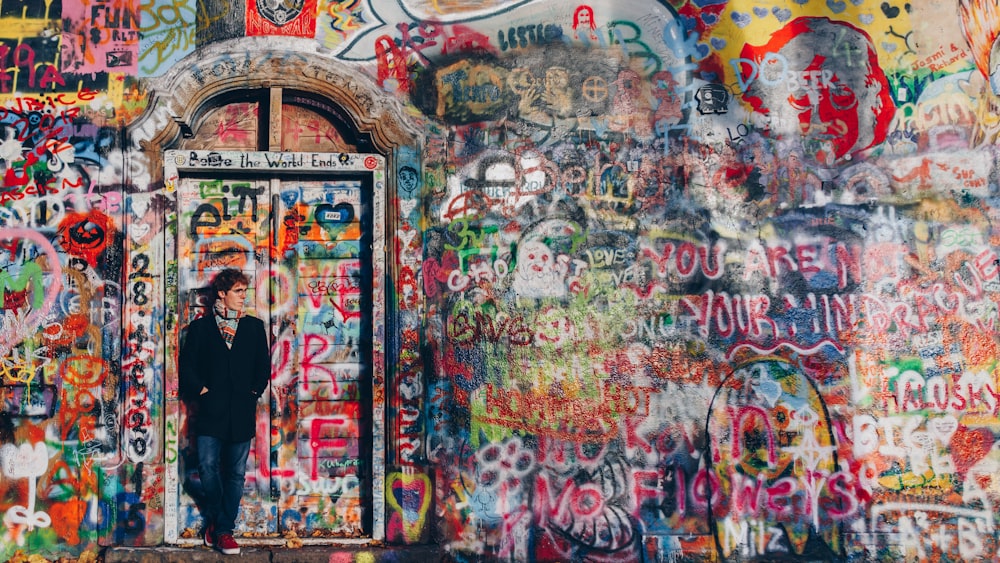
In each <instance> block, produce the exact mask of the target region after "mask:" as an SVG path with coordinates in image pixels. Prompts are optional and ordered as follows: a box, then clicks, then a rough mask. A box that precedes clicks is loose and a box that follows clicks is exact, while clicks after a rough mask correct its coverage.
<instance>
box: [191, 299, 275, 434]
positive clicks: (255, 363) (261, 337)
mask: <svg viewBox="0 0 1000 563" xmlns="http://www.w3.org/2000/svg"><path fill="white" fill-rule="evenodd" d="M270 378H271V353H270V348H269V347H268V343H267V331H265V330H264V322H263V321H261V320H260V319H258V318H256V317H250V316H244V317H243V318H241V319H240V323H239V325H238V326H237V328H236V336H235V337H234V338H233V347H232V348H228V347H226V341H225V340H223V338H222V332H221V331H220V330H219V326H218V324H217V323H216V322H215V315H214V314H212V312H211V310H209V312H208V314H207V315H205V316H204V317H201V318H199V319H195V320H194V321H192V322H191V324H190V325H188V329H187V335H186V337H185V339H184V346H183V347H182V348H181V354H180V393H181V396H182V397H183V398H185V399H188V400H189V401H192V402H195V403H196V404H197V406H198V412H197V415H196V417H195V421H194V431H195V433H196V434H197V435H200V436H214V437H216V438H221V439H223V440H230V441H233V442H242V441H246V440H250V439H251V438H253V437H254V434H255V422H256V421H255V420H254V419H255V414H256V410H257V406H256V405H257V398H258V397H260V395H261V393H263V392H264V389H265V388H267V383H268V381H269V380H270ZM202 387H207V388H208V392H207V393H204V394H199V393H200V392H201V389H202Z"/></svg>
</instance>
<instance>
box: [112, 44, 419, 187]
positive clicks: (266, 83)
mask: <svg viewBox="0 0 1000 563" xmlns="http://www.w3.org/2000/svg"><path fill="white" fill-rule="evenodd" d="M144 87H145V89H146V90H147V91H148V92H149V105H148V107H147V109H146V111H145V112H144V113H143V114H142V115H140V116H139V117H138V118H137V119H136V120H135V121H133V122H132V123H130V124H129V125H128V126H127V129H128V132H129V134H130V136H131V139H132V142H133V143H134V146H137V147H138V148H140V149H141V150H142V151H143V152H146V153H147V154H148V155H149V156H153V155H156V154H158V153H160V152H162V151H163V150H165V149H168V148H171V147H172V146H173V145H175V144H176V143H177V140H178V139H179V138H180V137H181V136H182V135H186V134H189V132H190V131H191V130H193V129H196V128H197V125H198V120H199V119H200V118H201V117H202V115H203V114H204V112H205V111H206V110H207V109H209V108H210V107H212V105H213V104H214V103H215V101H216V100H218V98H219V97H221V96H225V95H226V94H229V93H236V92H239V91H246V90H254V89H264V88H276V87H280V88H288V89H294V90H299V91H305V92H310V93H313V94H316V95H319V96H322V97H324V98H326V99H328V100H329V101H330V102H332V103H333V104H336V105H337V106H339V107H341V108H343V109H344V112H345V114H346V115H347V116H348V117H349V119H350V120H351V121H352V123H351V125H353V126H354V127H355V128H356V131H357V132H359V133H362V134H368V135H370V137H371V140H372V144H373V145H374V147H373V148H374V149H375V150H376V151H377V152H380V153H382V154H385V155H387V156H390V155H391V151H392V149H393V148H395V147H399V146H406V145H416V144H420V141H421V134H420V133H419V131H418V130H417V129H416V128H414V127H413V126H412V124H410V123H408V122H407V120H406V118H405V114H404V109H403V105H402V103H401V102H400V101H399V100H397V99H395V98H393V97H392V96H390V95H388V94H386V93H385V92H384V91H382V90H381V89H379V88H378V86H377V85H376V84H375V83H374V81H373V80H371V79H369V78H368V77H367V75H365V74H364V73H360V72H358V69H357V68H355V67H352V66H349V65H347V64H345V63H344V62H342V61H339V60H336V59H333V58H330V57H328V56H325V55H323V54H322V53H318V52H317V46H316V44H315V42H312V41H309V40H306V39H298V38H280V39H277V38H274V37H267V38H265V37H247V38H241V39H234V40H230V41H224V42H220V43H214V44H212V45H209V46H206V47H204V48H200V49H197V50H196V51H194V52H193V53H191V54H190V55H188V56H187V57H185V58H184V59H182V60H181V61H179V62H178V63H177V64H175V65H174V66H173V67H172V68H171V69H170V70H169V71H168V72H167V73H166V74H163V75H161V76H159V77H156V78H151V79H149V80H148V82H147V83H146V84H144ZM154 158H155V157H154ZM150 164H153V163H150ZM153 168H154V170H155V168H156V167H153ZM150 172H153V170H151V171H150ZM153 173H154V174H155V172H153Z"/></svg>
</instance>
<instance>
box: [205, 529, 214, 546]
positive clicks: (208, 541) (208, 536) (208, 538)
mask: <svg viewBox="0 0 1000 563" xmlns="http://www.w3.org/2000/svg"><path fill="white" fill-rule="evenodd" d="M205 545H206V546H208V547H215V526H213V525H211V524H209V525H208V526H205Z"/></svg>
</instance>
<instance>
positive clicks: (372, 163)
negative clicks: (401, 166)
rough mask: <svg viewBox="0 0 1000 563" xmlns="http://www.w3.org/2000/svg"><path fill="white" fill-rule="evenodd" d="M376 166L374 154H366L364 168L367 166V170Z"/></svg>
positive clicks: (376, 161) (376, 160)
mask: <svg viewBox="0 0 1000 563" xmlns="http://www.w3.org/2000/svg"><path fill="white" fill-rule="evenodd" d="M376 166H378V159H377V158H375V157H374V156H367V157H365V168H367V169H369V170H375V167H376Z"/></svg>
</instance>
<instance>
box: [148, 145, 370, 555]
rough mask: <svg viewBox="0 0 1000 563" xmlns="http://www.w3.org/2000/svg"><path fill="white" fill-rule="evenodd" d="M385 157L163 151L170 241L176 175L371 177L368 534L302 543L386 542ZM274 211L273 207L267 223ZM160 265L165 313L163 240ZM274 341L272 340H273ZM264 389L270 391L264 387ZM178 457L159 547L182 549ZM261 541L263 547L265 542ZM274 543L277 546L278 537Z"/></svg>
mask: <svg viewBox="0 0 1000 563" xmlns="http://www.w3.org/2000/svg"><path fill="white" fill-rule="evenodd" d="M386 169H387V166H386V159H385V157H384V156H382V155H380V154H377V153H321V152H275V151H212V150H168V151H164V153H163V178H164V193H165V194H166V196H167V197H168V199H169V200H170V202H171V204H172V205H168V206H167V209H166V214H167V217H165V218H164V220H165V225H168V226H170V227H172V228H173V232H174V233H175V236H176V235H177V228H178V210H177V196H178V186H179V183H180V178H181V176H189V175H190V176H194V175H198V176H204V175H211V176H216V177H220V178H226V177H227V176H228V177H232V176H234V175H235V176H241V177H246V176H247V175H248V174H249V175H253V177H256V178H260V179H261V180H267V179H276V180H278V181H281V180H282V179H284V178H288V179H291V178H293V177H295V176H302V175H307V176H315V177H316V178H322V177H323V176H324V175H325V174H329V175H334V176H336V175H351V176H355V177H357V176H358V175H364V174H368V175H370V176H371V184H370V185H371V186H372V190H373V193H372V194H371V202H372V214H371V216H372V223H371V228H372V236H371V244H372V249H371V260H372V295H371V307H372V309H371V319H372V322H371V329H372V334H371V342H372V346H371V358H369V359H368V361H370V362H371V366H372V367H371V395H370V396H371V399H372V404H371V405H370V409H371V411H370V412H371V415H372V416H371V423H372V429H371V440H372V443H371V459H369V460H367V461H368V462H369V463H370V464H371V468H372V477H371V487H372V491H371V507H370V510H371V536H370V537H368V538H361V539H360V540H358V539H346V538H345V539H341V538H323V539H321V540H315V541H312V542H310V541H309V540H308V539H303V541H305V542H307V543H328V544H329V543H352V544H353V543H368V542H379V541H383V540H384V539H385V520H386V513H385V477H386V467H385V459H386V453H385V452H386V413H385V400H384V398H385V381H386V373H387V371H386V370H387V367H386V355H385V344H386V343H385V334H386V299H387V295H386V287H385V285H384V283H385V279H386V260H387V256H386V252H387V246H386V236H385V232H386ZM274 212H275V210H274V209H272V210H271V213H272V225H273V224H274V219H273V217H275V216H276V215H274ZM165 238H166V240H165V246H166V249H165V253H164V258H165V261H166V264H165V265H164V269H165V273H166V274H167V279H170V278H171V277H172V278H173V280H174V283H173V284H168V288H167V299H166V300H165V305H166V306H167V307H177V306H179V303H178V301H177V299H178V298H179V295H178V292H177V283H176V282H177V280H178V279H179V277H178V276H179V272H178V271H177V268H178V264H179V260H178V255H177V253H178V248H177V241H176V239H175V238H174V239H173V240H172V237H165ZM178 328H179V327H176V326H175V327H168V329H169V330H168V331H167V333H168V338H167V342H166V357H167V373H168V374H171V373H172V374H174V376H173V377H169V376H168V377H166V378H165V381H164V415H165V428H164V434H165V438H166V442H167V443H168V444H171V443H172V444H174V445H176V444H177V443H178V442H179V432H180V422H181V419H180V414H181V404H180V403H181V401H180V397H179V393H178V386H177V377H176V373H177V365H178V364H177V358H178V352H179V336H180V332H179V330H178ZM272 341H273V335H272ZM268 388H269V389H270V386H269V387H268ZM179 463H180V461H179V457H178V456H174V459H173V460H166V468H165V476H164V507H163V517H164V542H165V543H168V544H182V543H188V541H190V542H197V541H200V540H199V539H198V538H182V537H181V534H180V531H179V529H178V527H179V526H178V524H179V518H180V514H179V510H180V506H179V499H180V497H179V493H180V487H181V478H180V475H179V472H178V466H179ZM263 541H265V542H266V541H267V539H264V540H263ZM274 541H280V542H284V541H285V540H284V539H283V538H281V537H277V538H274Z"/></svg>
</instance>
